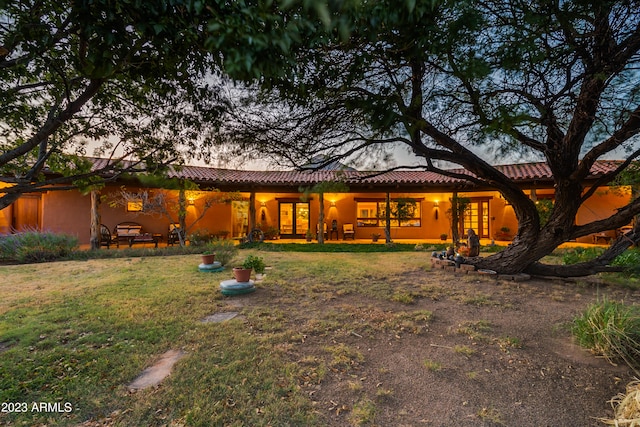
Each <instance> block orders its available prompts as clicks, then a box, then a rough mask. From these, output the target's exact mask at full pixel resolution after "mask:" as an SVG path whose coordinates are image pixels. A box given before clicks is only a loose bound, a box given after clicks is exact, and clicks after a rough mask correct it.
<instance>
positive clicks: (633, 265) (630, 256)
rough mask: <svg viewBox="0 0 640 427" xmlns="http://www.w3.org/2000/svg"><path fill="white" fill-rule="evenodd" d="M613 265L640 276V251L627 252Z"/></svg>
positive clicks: (614, 261)
mask: <svg viewBox="0 0 640 427" xmlns="http://www.w3.org/2000/svg"><path fill="white" fill-rule="evenodd" d="M611 264H612V265H615V266H620V267H624V268H625V271H626V272H627V273H631V274H633V275H640V250H638V249H630V250H627V251H625V252H623V253H621V254H620V255H618V256H617V257H616V259H614V260H613V262H612V263H611Z"/></svg>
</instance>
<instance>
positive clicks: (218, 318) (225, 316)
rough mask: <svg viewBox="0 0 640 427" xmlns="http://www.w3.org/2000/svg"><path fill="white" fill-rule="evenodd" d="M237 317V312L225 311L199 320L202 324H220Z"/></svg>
mask: <svg viewBox="0 0 640 427" xmlns="http://www.w3.org/2000/svg"><path fill="white" fill-rule="evenodd" d="M237 315H238V312H237V311H227V312H226V313H216V314H212V315H211V316H207V317H205V318H204V319H202V320H201V322H202V323H221V322H226V321H227V320H231V319H233V318H234V317H236V316H237Z"/></svg>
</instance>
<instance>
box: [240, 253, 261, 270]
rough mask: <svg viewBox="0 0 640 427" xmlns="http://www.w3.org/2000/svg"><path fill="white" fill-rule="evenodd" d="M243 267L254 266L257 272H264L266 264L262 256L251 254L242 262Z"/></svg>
mask: <svg viewBox="0 0 640 427" xmlns="http://www.w3.org/2000/svg"><path fill="white" fill-rule="evenodd" d="M242 268H247V269H248V268H252V269H253V271H255V272H256V273H264V269H265V268H266V265H265V263H264V259H262V257H259V256H256V255H249V256H247V258H245V260H244V262H243V263H242Z"/></svg>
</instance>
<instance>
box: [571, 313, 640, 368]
mask: <svg viewBox="0 0 640 427" xmlns="http://www.w3.org/2000/svg"><path fill="white" fill-rule="evenodd" d="M571 332H572V333H573V335H574V336H575V337H576V339H577V340H578V343H579V344H580V345H582V346H583V347H586V348H589V349H591V350H592V351H593V352H594V353H596V354H599V355H602V356H604V357H606V358H607V359H608V360H609V361H610V362H612V363H613V362H618V361H624V362H625V363H627V365H629V367H631V368H632V369H633V370H634V371H635V372H636V373H637V374H640V307H639V306H635V305H633V306H628V305H624V304H622V303H617V302H613V301H606V300H605V301H600V302H597V303H594V304H591V305H590V306H589V307H588V308H587V310H586V311H585V312H584V313H583V314H582V315H580V316H577V317H576V318H575V319H574V320H573V325H572V327H571Z"/></svg>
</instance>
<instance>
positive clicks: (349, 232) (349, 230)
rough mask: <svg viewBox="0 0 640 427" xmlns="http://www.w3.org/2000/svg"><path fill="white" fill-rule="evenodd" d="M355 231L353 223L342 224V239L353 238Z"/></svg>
mask: <svg viewBox="0 0 640 427" xmlns="http://www.w3.org/2000/svg"><path fill="white" fill-rule="evenodd" d="M355 236H356V231H355V230H354V229H353V224H342V240H347V238H351V240H355Z"/></svg>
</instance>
